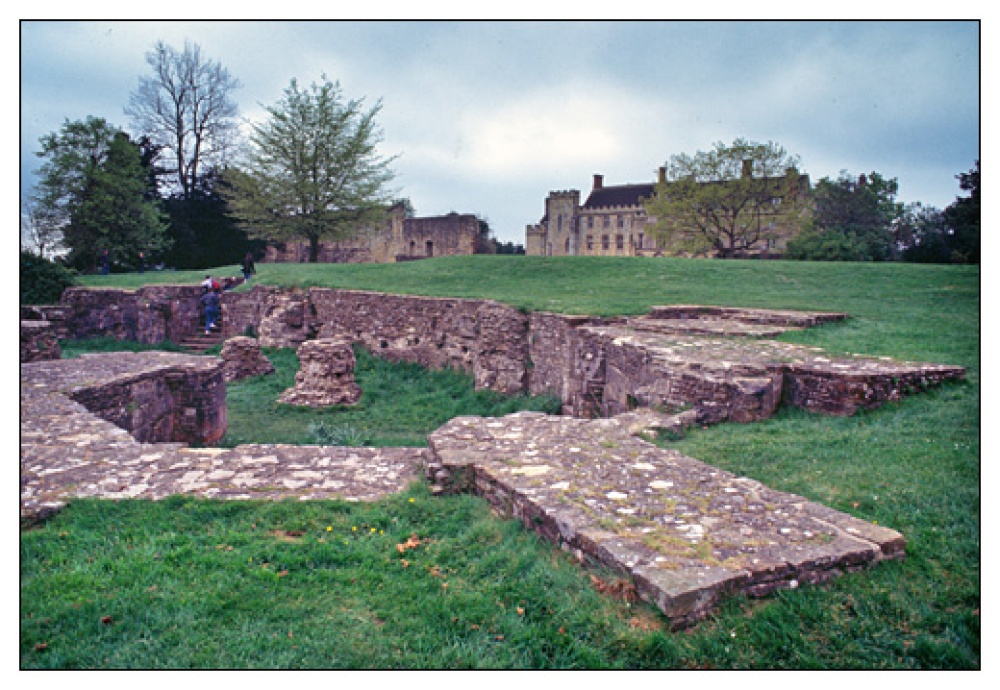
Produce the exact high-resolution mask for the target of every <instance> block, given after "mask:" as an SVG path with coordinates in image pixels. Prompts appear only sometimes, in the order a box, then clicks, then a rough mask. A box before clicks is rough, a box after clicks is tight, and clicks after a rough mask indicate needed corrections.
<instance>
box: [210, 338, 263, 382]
mask: <svg viewBox="0 0 1000 690" xmlns="http://www.w3.org/2000/svg"><path fill="white" fill-rule="evenodd" d="M222 365H223V371H224V376H225V379H226V381H227V382H230V381H240V380H242V379H245V378H249V377H251V376H263V375H265V374H271V373H273V372H274V365H273V364H271V362H270V360H268V358H267V357H265V356H264V353H263V352H261V351H260V343H258V342H257V340H256V339H254V338H248V337H246V336H241V335H238V336H235V337H233V338H229V339H228V340H226V342H225V343H224V344H223V346H222Z"/></svg>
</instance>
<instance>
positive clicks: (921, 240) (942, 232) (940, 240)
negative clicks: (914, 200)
mask: <svg viewBox="0 0 1000 690" xmlns="http://www.w3.org/2000/svg"><path fill="white" fill-rule="evenodd" d="M900 227H901V228H902V237H899V240H900V243H901V244H902V245H903V247H904V249H903V256H902V258H903V260H904V261H912V262H916V263H937V264H941V263H948V262H949V261H950V260H951V248H950V247H949V235H950V229H949V228H948V225H947V223H946V221H945V217H944V213H943V212H941V211H939V210H937V209H936V208H933V207H929V206H928V207H925V206H922V205H920V204H911V205H910V206H907V208H906V214H905V217H904V219H903V220H902V221H901V223H900Z"/></svg>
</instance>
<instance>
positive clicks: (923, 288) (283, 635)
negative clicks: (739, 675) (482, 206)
mask: <svg viewBox="0 0 1000 690" xmlns="http://www.w3.org/2000/svg"><path fill="white" fill-rule="evenodd" d="M198 273H200V272H198ZM153 277H154V276H152V275H151V274H147V275H146V279H147V280H150V281H152V279H153ZM194 277H195V278H197V277H198V276H197V275H196V276H194ZM110 279H117V277H116V276H111V277H110V278H109V279H108V281H107V282H108V283H110ZM90 280H94V281H95V282H99V281H100V280H101V278H100V277H96V278H95V279H90ZM258 281H259V282H271V283H272V284H283V285H291V284H299V285H306V284H315V285H325V286H330V287H337V286H342V287H352V288H359V289H373V290H385V291H392V292H411V293H419V294H438V295H448V294H450V295H456V296H466V297H491V298H494V299H498V300H501V301H505V302H508V303H511V304H514V305H517V306H523V307H527V308H532V309H546V310H552V311H562V312H567V313H587V314H618V313H627V314H635V313H642V312H643V311H645V310H646V309H647V308H648V307H649V306H651V305H654V304H669V303H703V304H721V305H733V306H749V307H772V308H798V309H823V310H835V311H846V312H848V313H849V314H850V315H851V319H850V320H849V321H847V322H845V323H841V324H834V325H829V326H824V327H822V328H818V329H813V330H810V331H806V332H801V333H794V334H789V335H786V336H784V337H783V338H782V339H784V340H789V341H795V342H801V343H806V344H810V345H816V346H819V347H823V348H826V349H828V350H830V351H834V352H838V351H839V352H844V351H847V352H861V353H865V354H875V355H887V356H892V357H896V358H900V359H909V360H916V361H930V362H940V363H947V364H957V365H961V366H964V367H966V368H967V370H968V376H967V380H966V381H965V382H963V383H956V384H950V385H947V386H944V387H943V388H941V389H939V390H936V391H932V392H930V393H926V394H921V395H917V396H913V397H911V398H908V399H906V400H904V401H903V402H901V403H898V404H893V405H888V406H885V407H883V408H881V409H879V410H875V411H872V412H867V413H863V414H859V415H856V416H854V417H850V418H846V419H841V418H830V417H824V416H818V415H811V414H808V413H805V412H801V411H794V410H793V411H783V412H781V413H780V414H779V415H777V416H776V417H774V418H772V419H770V420H768V421H765V422H761V423H757V424H749V425H738V424H724V425H719V426H715V427H712V428H709V429H704V430H696V431H693V432H690V433H688V434H687V436H686V438H685V439H683V440H681V441H678V442H675V443H671V444H669V445H670V446H671V447H674V448H679V449H680V450H681V451H682V452H684V453H686V454H689V455H692V456H694V457H697V458H699V459H701V460H704V461H705V462H708V463H710V464H714V465H717V466H720V467H723V468H725V469H728V470H731V471H733V472H737V473H739V474H742V475H746V476H750V477H753V478H755V479H758V480H760V481H762V482H764V483H765V484H767V485H769V486H772V487H774V488H777V489H780V490H784V491H791V492H794V493H798V494H800V495H802V496H805V497H806V498H809V499H811V500H817V501H820V502H822V503H825V504H827V505H830V506H831V507H834V508H836V509H838V510H843V511H845V512H847V513H850V514H852V515H856V516H858V517H860V518H862V519H865V520H870V521H877V522H878V523H879V524H883V525H886V526H888V527H892V528H894V529H897V530H899V531H901V532H902V533H903V534H904V536H905V537H906V539H907V557H906V559H905V560H904V561H901V562H891V563H882V564H879V565H878V566H876V567H875V568H873V569H871V570H869V571H865V572H862V573H854V574H848V575H845V576H843V577H840V578H837V579H835V580H833V581H831V582H828V583H826V584H823V585H818V586H809V587H801V588H799V589H797V590H794V591H786V592H781V593H778V594H776V595H774V596H771V597H767V598H765V599H762V600H748V599H746V598H743V597H735V598H732V599H730V600H728V601H726V602H725V603H724V604H723V606H722V607H721V608H720V609H719V610H718V611H717V612H716V613H715V614H714V615H713V616H712V617H710V618H709V619H707V620H705V621H703V622H702V623H700V624H698V625H697V626H696V627H695V628H694V629H693V630H692V631H690V632H686V633H670V632H668V631H665V630H663V629H662V627H660V628H658V627H657V626H658V625H661V623H662V619H661V618H659V617H658V615H656V614H655V612H653V611H651V610H650V609H649V608H648V607H646V606H644V605H633V606H632V607H627V606H625V604H624V603H622V602H616V601H612V600H609V599H607V598H605V597H601V596H597V595H596V594H595V592H594V591H593V589H592V588H591V586H590V584H589V578H588V573H586V572H585V571H583V570H582V569H581V568H579V567H577V566H576V565H574V564H572V563H569V562H568V561H567V560H566V559H565V557H564V556H563V554H561V553H559V552H557V551H556V550H554V549H552V548H551V547H549V546H547V545H545V544H544V543H541V542H540V541H539V540H538V539H537V538H535V537H534V536H532V535H531V534H530V533H526V532H525V531H524V530H523V529H522V528H521V527H519V526H518V525H517V524H515V523H512V522H509V521H501V520H498V519H496V518H494V517H491V516H490V514H489V511H488V510H487V508H486V506H485V504H484V503H483V502H482V501H480V500H478V499H475V498H471V497H449V498H430V497H429V496H427V494H426V490H425V489H424V488H422V487H420V486H419V485H417V486H414V487H412V488H411V489H410V493H409V494H406V495H404V496H401V497H400V496H397V497H392V498H390V499H386V500H385V501H381V502H378V503H376V504H372V505H359V504H346V503H336V502H324V503H310V504H301V503H295V504H261V503H243V504H238V505H237V504H217V503H210V502H203V501H187V500H184V501H181V500H177V501H172V502H167V503H162V504H149V503H142V502H133V501H129V502H121V503H102V502H96V501H81V502H75V503H73V504H72V505H71V506H70V507H69V508H68V509H67V510H66V511H64V512H63V513H61V514H60V515H57V516H56V517H55V518H53V519H52V520H50V521H49V522H48V523H46V524H45V525H43V526H42V527H40V528H38V529H35V530H31V531H25V532H22V535H21V664H22V666H25V667H72V668H86V667H101V668H109V667H131V668H136V667H167V666H185V667H186V666H197V667H228V666H232V667H240V668H251V667H253V668H267V667H289V666H294V667H316V668H319V667H328V666H330V667H350V668H368V667H376V668H393V667H406V668H427V667H431V668H446V667H496V668H555V667H558V668H569V667H577V668H755V669H782V668H795V669H813V668H834V669H846V668H862V669H882V668H896V669H947V668H961V669H977V668H979V667H980V664H981V658H980V631H981V625H980V606H981V595H980V580H981V577H982V572H981V566H980V559H981V546H980V533H981V517H980V511H981V497H980V482H981V477H980V445H979V438H980V433H981V430H980V415H981V412H980V361H979V360H980V348H979V342H980V297H979V294H980V293H979V269H978V267H960V266H916V265H895V264H892V265H879V264H822V263H792V262H753V261H697V260H690V261H685V260H642V259H575V258H569V259H544V258H534V257H463V258H455V259H433V260H428V261H421V262H413V263H407V264H399V265H390V266H360V265H359V266H303V265H301V264H295V265H279V266H275V265H262V266H260V275H259V276H258ZM409 498H413V499H414V502H413V503H410V502H409V500H408V499H409ZM411 508H417V509H418V510H416V511H414V513H413V514H410V513H407V512H405V511H407V510H409V509H411ZM334 516H336V518H337V522H334ZM393 519H395V520H396V521H397V522H395V523H394V522H393ZM254 524H256V525H257V527H256V528H252V527H250V525H254ZM327 526H331V527H333V530H331V532H330V533H326V531H325V529H326V527H327ZM352 526H358V527H359V531H361V532H362V536H357V537H355V536H353V535H354V534H355V533H354V532H350V534H348V530H349V529H350V527H352ZM364 527H367V528H368V529H370V528H371V527H376V528H377V530H379V529H381V530H383V531H384V534H378V532H377V531H376V533H375V534H372V533H370V532H368V533H367V534H365V533H364V532H363V528H364ZM272 529H291V530H304V531H305V534H304V536H303V537H302V538H301V539H300V540H299V541H296V542H287V543H286V542H281V541H280V540H275V539H274V538H273V537H272V538H270V540H268V539H265V537H264V536H263V535H262V534H261V531H260V530H265V531H266V530H272ZM411 532H416V533H417V534H418V536H420V537H421V538H428V537H429V538H431V539H432V541H431V542H429V543H428V546H427V548H426V550H425V551H421V549H415V550H413V551H412V552H408V553H409V554H410V555H405V556H403V555H400V554H399V553H398V552H396V551H395V544H396V543H399V542H400V541H401V540H402V539H404V538H405V537H406V536H408V534H409V533H411ZM334 534H337V535H346V536H347V539H348V541H349V547H351V548H354V547H356V546H357V547H360V546H362V544H364V545H365V548H366V549H367V548H368V547H369V546H370V547H371V551H365V552H364V554H365V555H362V553H361V552H352V554H351V556H350V557H347V556H346V554H345V555H344V557H342V558H340V559H339V560H338V559H337V558H335V555H336V554H338V553H339V552H334V551H332V549H333V548H334V541H335V540H334V539H333V535H334ZM321 538H329V541H328V542H327V543H322V544H321V543H320V542H319V539H321ZM220 545H223V546H222V548H219V547H220ZM432 545H433V549H434V550H433V551H432ZM228 546H232V547H233V551H232V552H230V551H228V550H227V547H228ZM324 549H331V550H330V551H324ZM157 554H158V557H157ZM411 556H412V558H411ZM230 557H232V558H230ZM251 557H253V558H254V559H255V561H254V563H256V559H257V558H265V557H266V558H267V559H269V560H268V563H270V564H271V565H270V566H269V567H268V568H261V567H260V566H259V565H251V562H250V561H249V560H248V559H249V558H251ZM399 558H407V560H409V561H411V565H410V567H409V568H402V566H401V565H400V564H399V563H398V559H399ZM393 559H397V561H396V562H395V563H394V562H393ZM417 559H423V560H419V561H418V560H417ZM309 564H312V566H311V567H310V565H309ZM418 564H419V568H418V567H417V565H418ZM434 565H437V566H438V568H439V572H440V571H441V570H442V569H443V570H444V572H445V573H446V575H447V578H448V583H449V586H448V588H447V592H448V594H447V596H445V595H444V594H443V592H442V591H440V590H443V589H444V588H441V584H442V578H440V577H435V576H434V575H432V574H431V572H430V570H429V568H431V569H432V568H433V566H434ZM279 566H280V567H281V568H282V569H285V570H288V574H287V575H285V576H281V577H279V576H278V573H280V572H281V570H279V569H278V568H279ZM394 566H398V568H397V567H394ZM417 576H419V577H417ZM604 576H606V575H604ZM267 578H270V579H267ZM324 578H325V579H324ZM352 580H353V582H352ZM151 587H155V588H156V589H153V590H149V588H151ZM147 590H149V591H147ZM162 592H166V593H167V594H164V595H159V594H158V593H162ZM455 593H461V594H462V596H461V597H454V598H447V597H451V596H452V595H453V594H455ZM143 597H145V598H143ZM202 600H203V601H202ZM518 608H521V609H523V611H524V614H523V615H517V612H516V611H517V609H518ZM512 609H513V610H514V613H513V614H512V613H511V611H512ZM104 615H111V616H112V617H113V621H114V622H113V623H112V624H111V625H102V624H101V623H100V619H101V616H104ZM203 621H204V622H203ZM473 626H478V627H473ZM560 629H562V630H563V631H564V632H560ZM289 630H290V631H291V632H292V633H293V635H292V636H291V637H289V635H288V632H289ZM484 630H485V632H484ZM501 635H502V636H503V639H502V640H498V639H497V637H498V636H501ZM41 644H46V645H47V646H46V647H44V648H42V649H36V646H37V645H41Z"/></svg>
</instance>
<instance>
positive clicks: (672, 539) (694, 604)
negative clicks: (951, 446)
mask: <svg viewBox="0 0 1000 690" xmlns="http://www.w3.org/2000/svg"><path fill="white" fill-rule="evenodd" d="M623 417H624V416H623ZM629 421H630V420H628V421H627V420H626V419H623V418H612V419H599V420H583V419H576V418H571V417H556V416H548V415H544V414H541V413H531V412H524V413H518V414H514V415H509V416H507V417H504V418H502V419H483V418H477V417H461V418H456V419H454V420H452V421H451V422H449V423H448V424H446V425H445V426H443V427H441V428H440V429H438V430H437V431H435V432H434V433H433V434H432V435H431V436H430V438H429V444H430V448H431V451H432V458H431V462H432V463H433V464H436V465H440V466H443V468H444V469H445V472H444V476H448V477H449V479H450V481H452V482H453V483H454V485H455V488H456V489H457V490H469V489H472V490H474V491H475V492H477V493H479V494H481V495H483V496H485V497H486V498H487V499H489V500H490V501H491V503H493V504H494V505H495V506H496V507H497V508H498V509H499V510H501V511H502V512H505V513H507V514H510V515H513V516H515V517H518V518H520V519H522V520H523V521H524V522H525V524H526V525H527V526H529V527H532V528H534V529H536V530H538V531H539V532H541V533H542V534H543V535H544V536H546V537H548V538H549V539H551V540H553V541H554V542H556V543H558V544H560V545H562V546H563V547H564V548H566V549H568V550H571V551H573V552H574V553H576V555H577V556H578V557H579V558H581V559H588V560H592V561H596V562H600V563H603V564H605V565H608V566H611V567H613V568H617V569H619V570H620V571H623V572H624V573H627V574H628V575H630V576H631V578H632V579H633V582H634V583H635V586H636V588H637V590H638V593H639V594H640V595H641V596H643V598H645V599H647V600H649V601H651V602H653V603H655V605H656V606H658V607H659V608H660V610H661V611H662V612H663V613H664V614H665V615H666V616H667V617H668V618H669V619H670V620H671V624H672V625H673V626H674V627H678V628H679V627H684V626H686V625H688V624H690V623H692V622H693V621H696V620H697V619H699V618H701V617H703V616H705V615H707V614H708V613H709V612H710V611H711V609H712V608H713V607H714V606H715V605H716V603H717V602H718V600H719V598H720V597H721V596H723V595H725V594H730V593H733V592H737V591H742V592H746V593H748V594H750V595H762V594H766V593H768V592H770V591H773V590H775V589H777V588H781V587H797V586H798V585H799V584H803V583H812V582H820V581H823V580H826V579H828V578H830V577H833V576H835V575H838V574H840V573H843V572H846V571H851V570H855V569H858V568H860V567H863V566H865V565H868V564H871V563H874V562H877V561H880V560H882V559H892V558H902V557H903V555H904V547H905V541H904V539H903V536H902V535H901V534H899V533H898V532H896V531H894V530H891V529H887V528H885V527H880V526H877V525H873V524H870V523H867V522H865V521H863V520H859V519H857V518H854V517H852V516H850V515H847V514H845V513H841V512H838V511H835V510H832V509H830V508H827V507H825V506H822V505H819V504H817V503H813V502H811V501H808V500H806V499H805V498H802V497H801V496H796V495H793V494H788V493H783V492H780V491H775V490H773V489H769V488H768V487H766V486H764V485H762V484H761V483H759V482H757V481H754V480H752V479H748V478H745V477H738V476H736V475H734V474H732V473H730V472H726V471H724V470H721V469H718V468H715V467H712V466H710V465H706V464H705V463H703V462H700V461H698V460H695V459H693V458H689V457H685V456H683V455H681V454H680V453H678V452H676V451H673V450H669V449H663V448H660V447H658V446H656V445H654V444H652V443H649V442H647V441H644V440H642V439H641V438H637V437H636V436H633V435H632V432H633V431H635V430H636V428H637V427H641V426H642V425H641V424H639V425H631V426H630V423H629ZM661 425H662V426H668V425H669V422H663V423H662V424H661Z"/></svg>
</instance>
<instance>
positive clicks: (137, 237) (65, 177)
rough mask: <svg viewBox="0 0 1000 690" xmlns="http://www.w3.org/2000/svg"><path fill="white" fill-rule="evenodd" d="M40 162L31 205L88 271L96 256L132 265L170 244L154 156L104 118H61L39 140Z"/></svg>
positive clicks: (71, 258) (71, 257)
mask: <svg viewBox="0 0 1000 690" xmlns="http://www.w3.org/2000/svg"><path fill="white" fill-rule="evenodd" d="M41 144H42V149H41V151H39V152H38V156H39V157H41V158H44V159H45V163H43V165H42V167H41V169H40V170H39V174H40V177H41V180H40V182H39V184H38V189H37V190H36V194H35V196H34V197H33V199H32V202H33V203H34V204H35V205H36V206H37V207H38V208H39V209H40V212H41V213H44V214H45V217H46V218H47V219H49V222H52V223H55V224H57V225H58V226H59V228H60V229H61V232H62V243H63V244H64V245H65V246H66V248H68V249H69V256H68V262H69V263H70V264H71V265H74V266H76V267H78V268H83V269H86V268H92V267H94V266H95V265H96V263H97V259H98V255H99V254H100V252H102V251H104V250H107V251H108V253H109V255H110V258H111V260H112V262H115V263H119V264H129V265H130V264H133V263H134V262H135V261H136V258H137V256H138V252H140V251H142V252H145V253H147V254H153V253H156V252H159V251H161V250H163V249H164V248H165V247H166V246H167V238H166V222H165V218H164V216H163V214H162V211H161V209H160V208H159V206H158V204H157V201H156V198H155V190H152V189H150V179H151V176H150V174H149V166H150V165H151V159H152V155H151V154H150V152H148V151H146V152H144V151H143V150H142V147H141V146H140V145H139V144H136V143H134V142H133V141H132V140H131V139H130V138H129V136H128V135H127V134H125V133H124V132H122V131H121V130H119V129H117V128H115V127H113V126H112V125H110V124H108V122H107V121H105V120H104V119H102V118H95V117H88V118H87V119H86V120H83V121H76V122H70V121H68V120H67V121H66V122H65V124H64V125H63V127H62V129H61V130H60V131H59V132H57V133H51V134H47V135H46V136H44V137H42V139H41Z"/></svg>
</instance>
